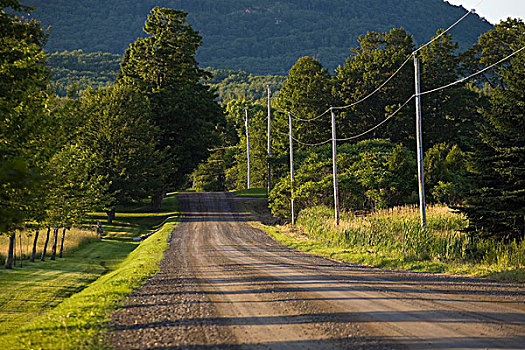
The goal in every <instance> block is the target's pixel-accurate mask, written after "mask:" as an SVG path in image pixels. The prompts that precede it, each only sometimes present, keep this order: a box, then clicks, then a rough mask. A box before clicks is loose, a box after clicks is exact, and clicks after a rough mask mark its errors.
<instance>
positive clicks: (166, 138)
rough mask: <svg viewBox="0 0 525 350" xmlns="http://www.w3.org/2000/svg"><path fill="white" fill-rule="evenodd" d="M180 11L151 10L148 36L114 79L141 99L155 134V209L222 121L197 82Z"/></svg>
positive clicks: (212, 140)
mask: <svg viewBox="0 0 525 350" xmlns="http://www.w3.org/2000/svg"><path fill="white" fill-rule="evenodd" d="M186 16H187V14H186V13H185V12H183V11H179V10H172V9H166V8H159V7H155V8H154V9H152V10H151V14H150V15H149V16H148V19H147V21H146V23H145V26H144V31H145V32H146V34H148V35H149V36H148V37H146V38H139V39H137V40H136V41H135V42H134V43H133V44H132V45H131V46H130V48H129V50H128V51H127V52H126V54H125V55H124V58H123V62H122V65H121V73H120V76H119V78H118V80H119V81H120V82H121V83H122V84H125V85H128V86H131V87H133V88H135V89H137V90H138V91H139V92H141V93H144V94H146V95H147V96H148V97H149V99H150V102H151V120H152V122H153V124H154V125H155V126H157V127H158V128H159V129H160V131H161V135H160V137H159V144H158V147H157V148H158V149H161V150H166V152H167V157H166V158H165V163H164V166H163V174H162V175H163V176H162V177H161V180H162V186H161V190H159V191H156V192H155V193H152V205H153V207H154V208H155V209H159V208H160V205H161V203H162V198H163V197H164V194H165V193H166V191H167V190H168V189H169V188H173V189H176V188H180V187H181V186H182V185H183V184H184V183H185V182H186V180H187V175H189V174H190V173H191V172H192V171H193V170H194V169H195V168H196V167H197V165H198V164H199V163H200V162H201V161H202V160H204V159H206V158H207V157H208V155H209V151H208V149H209V148H210V147H211V146H213V145H214V144H217V143H218V135H217V133H216V132H215V126H216V125H217V123H218V122H220V120H221V118H223V114H222V111H221V109H220V106H219V105H218V104H217V102H216V101H215V94H214V92H213V91H211V90H210V89H209V88H208V87H207V86H204V85H203V84H202V80H203V79H206V78H207V77H208V73H206V72H205V71H204V70H202V69H201V68H199V66H198V63H197V61H196V60H195V54H196V52H197V49H198V48H199V46H200V45H201V37H200V36H199V35H198V33H197V32H196V31H194V30H193V28H192V27H191V26H190V25H189V24H187V23H186Z"/></svg>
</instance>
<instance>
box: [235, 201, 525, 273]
mask: <svg viewBox="0 0 525 350" xmlns="http://www.w3.org/2000/svg"><path fill="white" fill-rule="evenodd" d="M242 205H243V206H244V207H245V208H244V209H245V211H251V212H252V213H253V214H255V215H254V217H258V218H259V219H260V214H259V213H258V212H259V211H260V210H258V208H254V203H253V202H250V201H244V202H242ZM326 209H327V208H310V209H307V210H305V211H303V212H301V213H300V214H299V217H298V225H297V226H295V227H293V226H291V225H281V226H279V225H277V226H267V225H263V224H261V223H260V222H252V224H253V225H254V226H256V227H258V228H260V229H262V230H264V231H265V232H267V233H268V234H269V235H270V236H271V237H272V238H273V239H275V240H277V241H279V242H282V243H284V244H286V245H288V246H290V247H292V248H294V249H297V250H299V251H302V252H307V253H311V254H316V255H320V256H325V257H329V258H333V259H336V260H341V261H346V262H353V263H360V264H364V265H369V266H376V267H383V268H389V269H400V270H409V271H422V272H434V273H447V274H455V275H467V276H476V277H487V278H492V279H498V280H506V281H513V282H525V266H524V262H525V243H524V242H522V243H521V244H520V245H515V244H509V245H506V246H503V245H497V244H493V243H492V242H488V241H487V242H478V243H475V244H474V243H472V242H470V241H469V240H468V239H467V238H466V237H464V236H462V235H461V234H459V233H458V232H457V230H458V229H460V228H461V227H462V226H463V225H464V224H465V223H464V220H463V219H462V218H460V217H458V216H457V214H454V213H451V212H450V211H449V210H447V209H446V208H445V207H432V208H429V210H428V212H427V214H428V227H429V229H428V230H427V231H425V232H422V231H421V230H419V229H418V228H417V227H418V220H419V219H418V210H417V209H415V208H414V209H410V208H397V209H394V210H390V211H383V212H378V213H377V214H375V215H373V216H368V217H357V216H354V215H352V214H346V215H343V216H342V220H341V225H340V226H339V227H336V226H335V224H333V221H334V219H333V216H332V214H331V212H330V210H326ZM472 249H477V250H478V251H481V252H482V253H483V254H484V256H483V258H478V259H476V260H473V259H470V258H469V257H468V255H469V250H472Z"/></svg>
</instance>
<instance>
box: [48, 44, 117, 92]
mask: <svg viewBox="0 0 525 350" xmlns="http://www.w3.org/2000/svg"><path fill="white" fill-rule="evenodd" d="M121 60H122V57H121V56H120V55H116V54H111V53H107V52H104V53H103V52H93V53H84V52H83V51H82V50H75V51H63V52H55V53H52V54H50V55H48V56H47V63H48V64H49V66H50V67H51V68H52V74H53V75H52V82H53V85H54V86H55V90H56V92H57V94H58V95H60V96H65V95H66V93H67V91H68V89H71V88H72V87H75V88H76V89H77V90H85V89H87V88H88V87H92V88H94V89H98V88H101V87H104V86H108V85H110V84H112V83H113V81H114V80H115V77H116V76H117V73H118V70H119V64H120V61H121Z"/></svg>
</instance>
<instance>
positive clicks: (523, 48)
mask: <svg viewBox="0 0 525 350" xmlns="http://www.w3.org/2000/svg"><path fill="white" fill-rule="evenodd" d="M523 50H525V46H523V47H522V48H521V49H519V50H516V51H514V52H513V53H511V54H510V55H508V56H506V57H504V58H502V59H501V60H499V61H498V62H496V63H493V64H491V65H490V66H488V67H486V68H483V69H482V70H480V71H478V72H476V73H474V74H471V75H469V76H468V77H464V78H461V79H458V80H456V81H454V82H452V83H450V84H447V85H443V86H440V87H438V88H435V89H432V90H428V91H424V92H421V93H419V96H423V95H427V94H431V93H433V92H437V91H440V90H444V89H446V88H449V87H451V86H454V85H457V84H460V83H463V82H465V81H467V80H469V79H471V78H473V77H475V76H477V75H480V74H482V73H484V72H486V71H487V70H489V69H491V68H494V67H495V66H497V65H498V64H500V63H502V62H505V61H506V60H508V59H509V58H511V57H512V56H515V55H517V54H518V53H520V52H521V51H523Z"/></svg>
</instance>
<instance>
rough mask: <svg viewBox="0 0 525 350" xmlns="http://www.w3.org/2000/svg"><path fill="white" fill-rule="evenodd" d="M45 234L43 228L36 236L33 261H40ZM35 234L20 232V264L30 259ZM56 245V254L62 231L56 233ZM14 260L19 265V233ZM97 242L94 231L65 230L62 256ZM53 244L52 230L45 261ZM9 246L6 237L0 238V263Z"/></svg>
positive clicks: (3, 259)
mask: <svg viewBox="0 0 525 350" xmlns="http://www.w3.org/2000/svg"><path fill="white" fill-rule="evenodd" d="M46 232H47V228H43V229H41V230H40V232H39V234H38V240H37V249H36V255H35V260H37V259H40V257H41V256H42V251H43V250H44V243H45V240H46ZM35 234H36V233H35V232H34V231H33V232H27V231H25V232H22V264H24V263H25V262H24V260H28V259H29V258H30V257H31V253H32V251H33V241H34V237H35ZM58 238H59V240H58V244H57V254H58V250H59V249H60V242H61V239H62V229H60V230H59V232H58ZM15 239H16V240H15V242H16V243H15V244H16V249H15V258H16V264H19V259H20V238H19V233H18V232H17V233H16V236H15ZM96 240H98V238H97V234H96V233H95V232H94V231H91V230H83V229H77V228H73V229H71V230H66V237H65V240H64V256H68V255H70V254H71V253H72V252H74V251H75V250H77V249H78V248H79V247H81V246H83V245H85V244H88V243H91V242H94V241H96ZM52 244H53V230H51V232H50V233H49V242H48V246H47V250H46V253H47V254H46V259H47V257H49V255H51V245H52ZM8 246H9V238H8V237H7V236H0V261H2V262H3V261H5V258H6V255H7V249H8Z"/></svg>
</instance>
